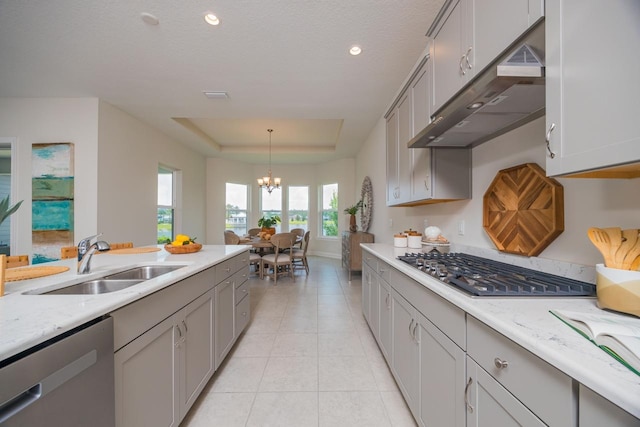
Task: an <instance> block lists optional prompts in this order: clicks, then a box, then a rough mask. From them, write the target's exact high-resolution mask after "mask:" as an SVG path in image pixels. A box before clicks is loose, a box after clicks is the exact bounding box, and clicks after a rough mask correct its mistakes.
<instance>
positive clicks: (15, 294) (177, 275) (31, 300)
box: [0, 245, 249, 361]
mask: <svg viewBox="0 0 640 427" xmlns="http://www.w3.org/2000/svg"><path fill="white" fill-rule="evenodd" d="M159 247H162V246H159ZM248 248H249V246H245V245H234V246H224V245H211V246H207V245H205V246H203V247H202V249H201V250H200V251H199V252H196V253H193V254H181V255H171V254H170V253H168V252H167V251H165V250H164V249H161V250H160V251H158V252H149V253H142V254H133V255H116V254H109V253H108V252H106V253H101V254H96V255H94V257H93V259H92V260H91V264H92V266H91V273H89V274H82V275H79V274H78V273H77V271H76V266H77V261H76V260H75V259H69V260H61V261H56V262H51V263H46V264H39V265H62V266H67V267H69V271H66V272H64V273H60V274H55V275H52V276H46V277H41V278H37V279H30V280H21V281H16V282H7V283H6V284H5V296H4V297H2V298H0V361H3V360H5V359H7V358H9V357H11V356H13V355H16V354H18V353H20V352H22V351H24V350H27V349H29V348H31V347H33V346H35V345H37V344H40V343H43V342H45V341H47V340H48V339H50V338H54V337H56V336H58V335H60V334H62V333H64V332H66V331H69V330H71V329H73V328H75V327H77V326H80V325H82V324H84V323H86V322H88V321H91V320H93V319H96V318H98V317H100V316H103V315H105V314H108V313H111V312H113V311H114V310H116V309H118V308H120V307H123V306H125V305H127V304H130V303H132V302H134V301H136V300H138V299H140V298H143V297H145V296H147V295H149V294H152V293H154V292H157V291H159V290H160V289H163V288H165V287H167V286H170V285H172V284H173V283H175V282H177V281H179V280H182V279H184V278H186V277H188V276H192V275H193V274H195V273H198V272H200V271H202V270H205V269H207V268H209V267H211V266H214V265H216V264H219V263H220V262H222V261H224V260H226V259H229V258H232V257H233V256H235V255H238V254H240V253H242V252H244V251H246V250H247V249H248ZM157 264H162V265H168V264H174V265H184V266H185V267H184V268H180V269H177V270H174V271H172V272H170V273H167V274H164V275H162V276H159V277H156V278H154V279H150V280H147V281H144V282H142V283H140V284H137V285H135V286H132V287H130V288H127V289H123V290H120V291H117V292H111V293H105V294H100V295H30V294H27V293H28V292H33V291H38V292H40V291H48V290H53V289H57V288H61V287H64V286H68V285H71V284H75V283H80V282H84V281H87V280H91V279H94V278H97V277H101V276H104V275H106V274H110V273H113V272H116V271H122V270H125V269H128V268H130V267H137V266H141V265H157Z"/></svg>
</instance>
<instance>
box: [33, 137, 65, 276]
mask: <svg viewBox="0 0 640 427" xmlns="http://www.w3.org/2000/svg"><path fill="white" fill-rule="evenodd" d="M31 153H32V155H31V170H32V174H31V189H32V190H31V193H32V208H31V209H32V210H31V216H32V222H31V223H32V226H31V230H32V231H31V240H32V245H33V261H32V263H33V264H39V263H43V262H48V261H55V260H58V259H60V248H61V247H63V246H73V245H74V238H73V144H72V143H69V142H61V143H50V144H33V146H32V150H31Z"/></svg>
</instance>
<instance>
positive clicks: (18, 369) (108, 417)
mask: <svg viewBox="0 0 640 427" xmlns="http://www.w3.org/2000/svg"><path fill="white" fill-rule="evenodd" d="M0 425H2V426H3V427H5V426H6V427H9V426H29V427H37V426H78V427H80V426H82V427H85V426H105V427H106V426H109V427H112V426H113V425H115V394H114V370H113V319H112V318H110V317H107V318H103V319H102V318H101V319H96V320H94V321H92V322H89V323H88V324H85V325H83V326H80V327H78V328H76V329H73V330H71V331H69V332H67V333H65V334H62V335H61V336H59V337H56V338H54V339H52V340H50V341H48V342H45V343H43V344H41V345H38V346H37V347H35V348H34V349H31V350H28V351H26V352H23V353H20V354H18V355H16V356H13V357H11V358H9V359H7V360H4V361H2V362H0Z"/></svg>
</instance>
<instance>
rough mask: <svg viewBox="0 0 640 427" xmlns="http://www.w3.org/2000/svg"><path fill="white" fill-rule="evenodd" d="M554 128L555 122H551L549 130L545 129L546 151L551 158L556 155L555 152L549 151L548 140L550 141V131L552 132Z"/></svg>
mask: <svg viewBox="0 0 640 427" xmlns="http://www.w3.org/2000/svg"><path fill="white" fill-rule="evenodd" d="M555 128H556V124H555V123H551V126H549V130H548V131H547V137H546V138H545V141H546V142H547V151H548V152H549V157H551V158H552V159H553V158H554V157H556V153H554V152H553V151H551V146H550V145H549V142H550V141H551V132H553V130H554V129H555Z"/></svg>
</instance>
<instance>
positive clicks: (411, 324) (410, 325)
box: [409, 319, 413, 337]
mask: <svg viewBox="0 0 640 427" xmlns="http://www.w3.org/2000/svg"><path fill="white" fill-rule="evenodd" d="M412 326H413V319H411V323H409V336H410V337H412V336H413V335H411V327H412Z"/></svg>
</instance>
